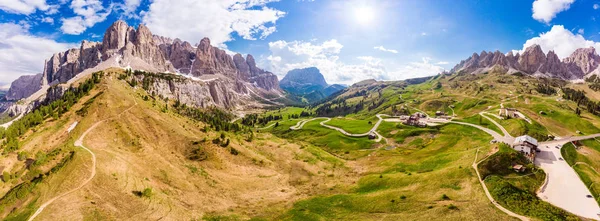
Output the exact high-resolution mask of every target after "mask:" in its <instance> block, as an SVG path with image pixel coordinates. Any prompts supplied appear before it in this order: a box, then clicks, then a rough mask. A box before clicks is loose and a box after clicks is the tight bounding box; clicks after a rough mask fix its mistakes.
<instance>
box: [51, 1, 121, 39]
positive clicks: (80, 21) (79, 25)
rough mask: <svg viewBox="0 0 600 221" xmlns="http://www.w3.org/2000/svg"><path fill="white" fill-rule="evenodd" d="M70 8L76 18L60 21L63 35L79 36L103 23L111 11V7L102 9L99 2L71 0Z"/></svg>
mask: <svg viewBox="0 0 600 221" xmlns="http://www.w3.org/2000/svg"><path fill="white" fill-rule="evenodd" d="M70 8H71V9H73V12H74V13H75V14H76V15H77V16H75V17H71V18H63V19H61V21H62V23H63V25H62V26H61V27H60V30H62V32H63V33H65V34H70V35H79V34H81V33H83V32H84V31H85V30H87V29H88V28H89V27H92V26H94V25H95V24H96V23H99V22H103V21H104V20H106V17H107V16H108V15H109V14H110V12H111V10H112V6H110V7H109V8H104V6H103V5H102V2H101V1H99V0H73V1H72V2H71V6H70Z"/></svg>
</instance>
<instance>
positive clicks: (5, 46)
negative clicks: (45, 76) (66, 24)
mask: <svg viewBox="0 0 600 221" xmlns="http://www.w3.org/2000/svg"><path fill="white" fill-rule="evenodd" d="M72 47H76V45H71V44H65V43H59V42H56V41H54V40H52V39H48V38H44V37H38V36H33V35H31V34H30V33H29V30H28V28H27V27H26V26H23V25H21V24H14V23H0V70H2V72H0V81H1V82H5V83H8V82H10V81H12V80H14V79H16V78H17V77H19V76H21V75H24V74H37V73H41V72H42V69H43V68H44V60H46V59H48V58H50V57H51V56H52V55H53V54H54V53H56V52H59V51H65V50H67V49H68V48H72Z"/></svg>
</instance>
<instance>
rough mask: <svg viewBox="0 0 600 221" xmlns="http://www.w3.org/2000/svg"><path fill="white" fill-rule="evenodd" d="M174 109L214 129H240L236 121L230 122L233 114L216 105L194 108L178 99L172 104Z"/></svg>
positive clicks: (234, 130)
mask: <svg viewBox="0 0 600 221" xmlns="http://www.w3.org/2000/svg"><path fill="white" fill-rule="evenodd" d="M173 108H174V110H175V111H176V112H177V113H178V114H180V115H182V116H186V117H189V118H192V119H195V120H198V121H202V122H204V123H206V124H208V125H210V127H211V128H213V129H214V130H216V131H232V132H237V131H242V127H241V126H240V125H239V124H237V123H231V120H233V115H232V114H230V113H227V112H225V111H223V110H221V109H219V108H216V107H209V108H195V107H189V106H187V105H185V104H182V103H181V102H179V101H178V100H177V101H175V104H173Z"/></svg>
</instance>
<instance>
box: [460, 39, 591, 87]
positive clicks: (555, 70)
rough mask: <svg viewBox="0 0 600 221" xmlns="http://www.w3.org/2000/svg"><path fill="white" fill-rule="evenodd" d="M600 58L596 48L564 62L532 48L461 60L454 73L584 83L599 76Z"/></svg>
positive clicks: (585, 49)
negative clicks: (501, 73)
mask: <svg viewBox="0 0 600 221" xmlns="http://www.w3.org/2000/svg"><path fill="white" fill-rule="evenodd" d="M599 64H600V56H598V54H597V53H596V49H594V48H593V47H590V48H580V49H577V50H575V52H573V53H572V54H571V55H570V56H569V57H567V58H564V59H563V60H562V61H561V60H560V59H559V58H558V56H557V55H556V53H554V51H549V52H548V53H547V54H544V52H543V51H542V48H541V47H540V46H539V45H532V46H530V47H528V48H526V49H525V51H524V52H523V54H519V53H517V54H513V53H512V52H509V53H508V54H506V55H505V54H503V53H501V52H499V51H496V52H486V51H482V52H481V53H480V54H477V53H473V55H472V56H471V57H469V58H468V59H466V60H463V61H461V62H460V63H459V64H458V65H456V66H455V67H454V68H453V69H452V70H451V71H450V72H451V73H456V72H464V73H484V72H488V71H490V70H498V71H505V72H508V73H516V72H521V73H522V74H526V75H531V76H535V77H550V78H559V79H563V80H580V79H584V78H587V77H589V76H591V75H598V74H599V73H600V69H599V67H598V66H599Z"/></svg>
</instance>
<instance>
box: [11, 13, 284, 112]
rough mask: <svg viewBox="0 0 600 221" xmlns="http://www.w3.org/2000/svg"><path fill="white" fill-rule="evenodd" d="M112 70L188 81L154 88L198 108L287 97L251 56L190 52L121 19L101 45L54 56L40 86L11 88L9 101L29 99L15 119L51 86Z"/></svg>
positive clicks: (206, 43)
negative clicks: (176, 76) (155, 74)
mask: <svg viewBox="0 0 600 221" xmlns="http://www.w3.org/2000/svg"><path fill="white" fill-rule="evenodd" d="M111 67H117V68H123V69H131V70H144V71H145V72H156V73H169V74H173V75H183V76H186V77H188V78H189V79H190V80H189V81H184V82H183V81H182V82H175V83H173V82H169V81H157V82H154V84H153V85H152V86H153V87H154V88H157V90H156V91H169V92H170V93H171V95H170V96H172V97H175V98H180V97H182V98H183V99H182V100H185V101H188V103H187V104H188V105H194V106H201V107H207V106H213V105H214V106H218V107H222V108H226V109H239V108H241V107H243V106H260V105H259V104H258V103H261V100H267V99H266V98H265V97H282V93H283V92H282V90H281V89H280V87H279V82H278V79H277V76H276V75H274V74H273V73H271V72H268V71H265V70H263V69H260V68H258V67H257V66H256V61H255V60H254V57H253V56H252V55H247V56H246V58H244V57H242V55H240V54H236V55H233V56H231V55H229V54H227V53H226V52H225V51H224V50H222V49H219V48H217V47H214V46H212V45H211V43H210V39H208V38H203V39H202V40H201V41H200V42H199V44H198V46H197V47H192V46H191V44H190V43H189V42H183V41H181V40H179V39H175V40H171V39H169V38H166V37H161V36H157V35H153V34H152V32H151V31H150V29H148V28H147V27H146V26H144V25H143V24H140V25H139V26H138V27H137V29H135V28H133V27H132V26H129V25H127V23H126V22H124V21H121V20H119V21H116V22H114V23H113V24H112V25H111V26H110V27H109V28H108V29H107V30H106V32H105V34H104V37H103V39H102V42H89V41H82V43H81V46H80V47H79V48H72V49H69V50H67V51H64V52H58V53H55V54H54V55H53V56H52V57H50V58H49V59H48V60H46V61H45V63H44V69H43V73H42V75H41V76H42V77H41V79H40V80H39V84H31V85H29V86H27V87H19V85H23V84H16V85H15V86H14V87H12V88H11V89H12V90H11V91H13V92H14V93H12V94H15V96H12V97H11V99H12V100H21V99H25V98H27V99H26V101H27V102H24V103H26V104H24V105H21V106H20V107H12V108H9V111H10V112H11V115H13V116H16V115H18V114H20V113H22V112H27V111H28V110H31V109H33V106H35V105H36V103H40V102H42V101H44V100H46V99H47V97H46V93H45V92H46V91H47V90H48V89H50V88H51V87H54V86H55V85H60V84H68V83H69V82H73V81H72V80H73V79H76V78H78V77H81V75H84V74H89V73H91V72H93V71H102V70H105V69H107V68H111ZM40 88H41V89H40ZM62 88H64V87H62ZM203 88H204V89H203ZM38 89H39V90H40V92H37V91H38ZM165 89H166V90H165ZM205 89H206V90H205ZM31 91H33V93H32V92H31ZM63 91H64V89H63ZM36 92H37V93H36ZM9 94H10V93H9ZM32 94H33V95H32ZM57 94H58V95H60V94H61V93H57ZM30 95H31V97H30ZM262 103H264V102H262ZM267 103H268V102H267Z"/></svg>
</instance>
